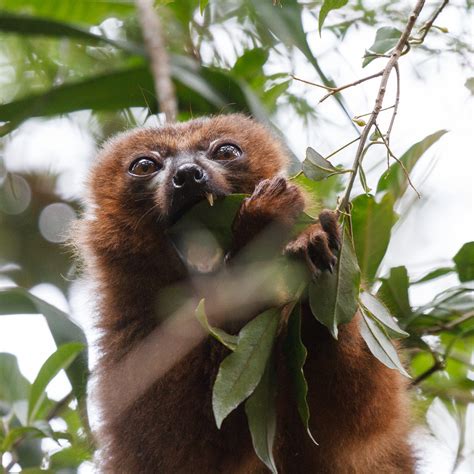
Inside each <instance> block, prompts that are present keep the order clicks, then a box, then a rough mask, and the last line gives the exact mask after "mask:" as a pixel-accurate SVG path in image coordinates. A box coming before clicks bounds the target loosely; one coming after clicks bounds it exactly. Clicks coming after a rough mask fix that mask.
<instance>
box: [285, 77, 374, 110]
mask: <svg viewBox="0 0 474 474" xmlns="http://www.w3.org/2000/svg"><path fill="white" fill-rule="evenodd" d="M382 74H383V71H379V72H377V73H375V74H371V75H370V76H367V77H363V78H362V79H358V80H357V81H354V82H351V83H350V84H344V85H343V86H340V87H331V86H326V85H324V84H317V83H316V82H311V81H307V80H306V79H301V78H300V77H297V76H295V75H293V74H291V77H292V78H293V79H294V80H295V81H299V82H304V83H305V84H309V85H310V86H314V87H319V88H321V89H324V90H326V91H328V93H327V94H326V95H325V96H324V97H323V98H322V99H321V100H320V101H319V103H321V102H324V101H325V100H326V99H327V98H328V97H331V96H333V95H334V94H337V93H338V92H341V91H343V90H344V89H348V88H349V87H354V86H357V85H359V84H362V83H363V82H366V81H370V79H375V78H376V77H380V76H381V75H382Z"/></svg>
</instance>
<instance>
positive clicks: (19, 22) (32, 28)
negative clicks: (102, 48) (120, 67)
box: [0, 11, 145, 55]
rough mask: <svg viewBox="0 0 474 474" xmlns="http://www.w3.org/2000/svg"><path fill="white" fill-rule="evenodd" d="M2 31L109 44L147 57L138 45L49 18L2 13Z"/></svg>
mask: <svg viewBox="0 0 474 474" xmlns="http://www.w3.org/2000/svg"><path fill="white" fill-rule="evenodd" d="M0 31H6V32H8V33H18V34H21V35H24V36H37V35H39V36H50V37H59V38H74V40H77V41H86V42H89V43H90V42H93V43H100V42H102V43H108V44H110V45H112V46H115V47H117V48H120V49H123V50H125V51H129V52H132V53H135V54H140V55H145V53H144V51H143V50H142V48H141V47H140V46H138V45H135V44H131V43H128V42H126V41H114V40H112V39H110V38H107V37H106V36H101V35H97V34H95V33H91V32H90V31H89V30H88V29H86V28H81V27H79V26H76V25H73V24H70V23H64V22H60V21H56V20H52V19H49V18H40V17H37V16H29V15H24V14H22V15H18V14H14V13H8V12H1V11H0Z"/></svg>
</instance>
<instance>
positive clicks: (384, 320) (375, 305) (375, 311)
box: [360, 291, 409, 337]
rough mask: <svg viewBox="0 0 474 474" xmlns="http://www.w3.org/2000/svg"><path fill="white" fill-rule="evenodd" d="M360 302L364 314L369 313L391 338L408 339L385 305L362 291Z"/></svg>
mask: <svg viewBox="0 0 474 474" xmlns="http://www.w3.org/2000/svg"><path fill="white" fill-rule="evenodd" d="M360 301H361V303H362V305H363V306H364V309H365V310H366V311H365V312H366V313H367V312H369V313H370V315H371V316H372V317H373V318H374V319H375V320H376V321H377V322H378V323H379V324H381V325H383V326H384V327H385V329H386V330H387V331H388V332H389V334H390V335H391V336H393V337H408V336H409V334H408V333H407V332H405V331H404V330H403V329H401V328H400V326H399V325H398V324H397V322H396V321H395V319H394V318H393V316H392V315H391V314H390V313H389V311H388V309H387V308H386V307H385V305H384V304H383V303H382V302H381V301H380V300H379V299H377V298H376V297H375V296H373V295H371V294H370V293H368V292H366V291H363V292H362V293H361V295H360Z"/></svg>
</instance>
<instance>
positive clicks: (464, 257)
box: [453, 242, 474, 282]
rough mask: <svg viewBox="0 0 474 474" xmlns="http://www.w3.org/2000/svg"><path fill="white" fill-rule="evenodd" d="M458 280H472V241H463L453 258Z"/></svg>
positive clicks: (473, 249) (473, 247) (473, 266)
mask: <svg viewBox="0 0 474 474" xmlns="http://www.w3.org/2000/svg"><path fill="white" fill-rule="evenodd" d="M453 260H454V263H455V265H456V271H457V272H458V276H459V280H460V281H462V282H464V281H471V280H474V242H467V243H465V244H464V245H463V246H462V247H461V249H460V250H459V252H458V253H457V254H456V255H455V256H454V258H453Z"/></svg>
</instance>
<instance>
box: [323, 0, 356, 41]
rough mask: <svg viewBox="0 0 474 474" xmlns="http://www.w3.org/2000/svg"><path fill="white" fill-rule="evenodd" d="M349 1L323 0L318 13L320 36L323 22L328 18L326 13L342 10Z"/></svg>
mask: <svg viewBox="0 0 474 474" xmlns="http://www.w3.org/2000/svg"><path fill="white" fill-rule="evenodd" d="M348 1H349V0H324V3H323V5H322V6H321V10H320V12H319V34H321V30H322V28H323V24H324V21H325V20H326V17H327V16H328V13H329V12H330V11H331V10H337V9H338V8H342V7H343V6H345V5H347V2H348Z"/></svg>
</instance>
